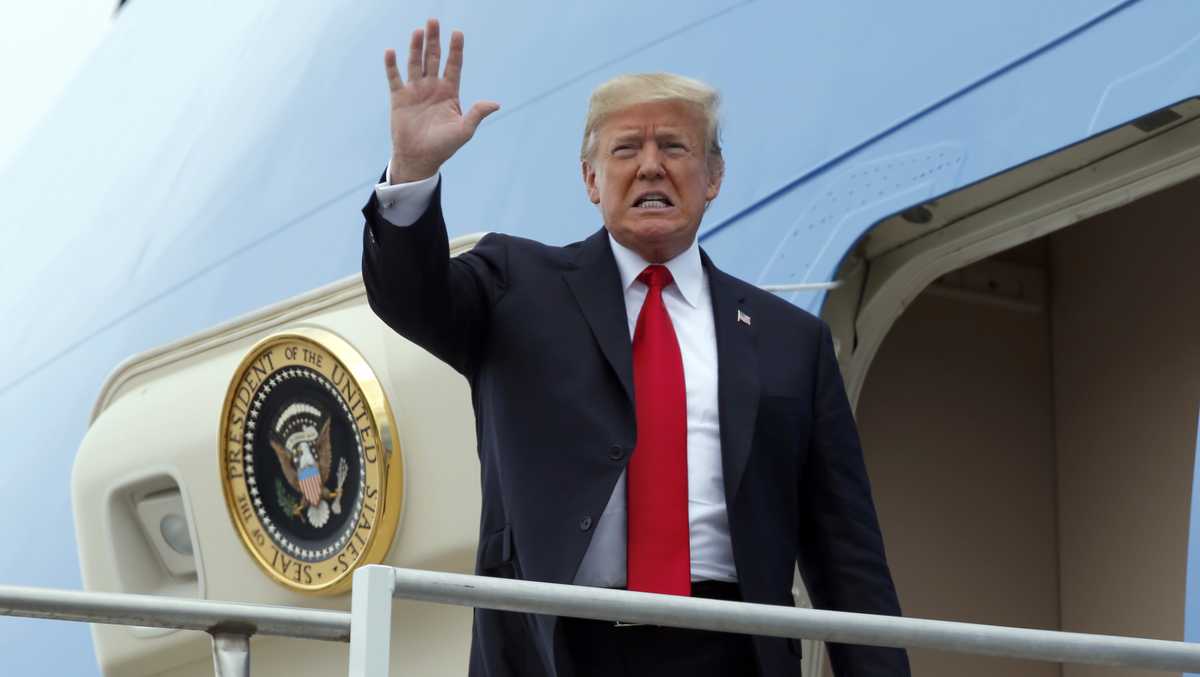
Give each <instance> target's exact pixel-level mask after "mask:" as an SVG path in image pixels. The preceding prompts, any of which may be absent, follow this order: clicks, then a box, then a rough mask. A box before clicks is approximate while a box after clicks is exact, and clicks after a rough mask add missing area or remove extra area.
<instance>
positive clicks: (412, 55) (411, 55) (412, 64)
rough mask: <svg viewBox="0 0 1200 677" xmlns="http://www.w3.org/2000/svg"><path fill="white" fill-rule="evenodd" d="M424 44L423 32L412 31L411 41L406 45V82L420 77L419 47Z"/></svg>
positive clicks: (419, 30)
mask: <svg viewBox="0 0 1200 677" xmlns="http://www.w3.org/2000/svg"><path fill="white" fill-rule="evenodd" d="M424 44H425V31H423V30H421V29H420V28H418V29H417V30H415V31H413V34H412V40H410V41H409V43H408V81H409V82H412V81H414V80H416V79H417V78H419V77H421V71H422V68H421V47H422V46H423V45H424Z"/></svg>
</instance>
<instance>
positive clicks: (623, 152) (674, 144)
mask: <svg viewBox="0 0 1200 677" xmlns="http://www.w3.org/2000/svg"><path fill="white" fill-rule="evenodd" d="M662 148H663V150H666V151H670V152H672V153H686V152H687V150H688V147H687V144H685V143H683V142H682V141H666V142H663V144H662ZM637 150H638V147H637V146H636V145H635V144H631V143H622V144H617V145H616V146H613V149H612V154H613V155H615V156H617V157H632V156H633V155H635V154H636V153H637Z"/></svg>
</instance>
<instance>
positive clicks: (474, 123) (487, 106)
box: [463, 101, 500, 134]
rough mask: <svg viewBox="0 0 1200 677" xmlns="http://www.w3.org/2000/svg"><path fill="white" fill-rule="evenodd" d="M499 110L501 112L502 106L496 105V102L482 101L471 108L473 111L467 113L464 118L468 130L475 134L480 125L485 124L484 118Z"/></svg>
mask: <svg viewBox="0 0 1200 677" xmlns="http://www.w3.org/2000/svg"><path fill="white" fill-rule="evenodd" d="M498 110H500V104H498V103H496V102H495V101H480V102H478V103H476V104H475V105H474V106H471V110H469V111H467V114H466V115H465V116H463V123H464V124H466V126H467V129H468V130H470V132H471V133H472V134H474V133H475V129H476V128H478V127H479V123H480V122H483V119H484V118H486V117H487V116H489V115H491V114H492V113H495V112H496V111H498Z"/></svg>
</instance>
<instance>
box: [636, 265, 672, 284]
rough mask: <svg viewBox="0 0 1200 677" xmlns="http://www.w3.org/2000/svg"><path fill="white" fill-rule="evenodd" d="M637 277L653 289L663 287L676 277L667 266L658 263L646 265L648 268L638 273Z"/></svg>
mask: <svg viewBox="0 0 1200 677" xmlns="http://www.w3.org/2000/svg"><path fill="white" fill-rule="evenodd" d="M637 279H638V280H640V281H641V282H642V284H644V285H646V286H647V287H650V288H651V289H662V288H663V287H665V286H667V285H669V284H671V282H673V281H674V280H675V278H673V277H671V271H669V270H667V267H666V266H660V265H658V264H654V265H652V266H646V269H645V270H643V271H642V272H641V274H640V275H638V277H637Z"/></svg>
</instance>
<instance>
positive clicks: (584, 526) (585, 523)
mask: <svg viewBox="0 0 1200 677" xmlns="http://www.w3.org/2000/svg"><path fill="white" fill-rule="evenodd" d="M591 528H592V518H591V517H584V518H583V519H581V520H579V530H580V531H587V530H588V529H591Z"/></svg>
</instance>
